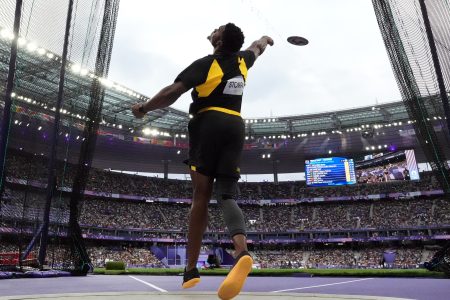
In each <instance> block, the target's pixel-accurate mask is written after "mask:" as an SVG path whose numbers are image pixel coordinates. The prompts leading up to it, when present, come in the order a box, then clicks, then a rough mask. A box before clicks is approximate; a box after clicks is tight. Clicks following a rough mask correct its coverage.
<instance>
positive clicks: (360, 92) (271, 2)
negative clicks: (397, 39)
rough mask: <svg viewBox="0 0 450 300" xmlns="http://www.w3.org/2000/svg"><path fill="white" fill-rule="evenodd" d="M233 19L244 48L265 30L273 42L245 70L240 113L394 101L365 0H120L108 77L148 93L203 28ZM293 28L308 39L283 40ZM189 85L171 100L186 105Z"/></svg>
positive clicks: (173, 70) (190, 52)
mask: <svg viewBox="0 0 450 300" xmlns="http://www.w3.org/2000/svg"><path fill="white" fill-rule="evenodd" d="M227 22H234V23H236V24H237V25H238V26H240V27H241V28H242V30H243V31H244V34H245V36H246V42H245V44H244V47H248V46H249V45H250V43H251V42H252V41H253V40H255V39H257V38H259V37H261V36H262V35H264V34H267V35H270V36H272V37H273V38H274V40H275V46H274V47H271V48H268V49H267V51H266V52H265V53H264V54H263V56H261V57H260V58H259V59H258V61H257V62H256V64H255V66H254V67H253V68H252V69H251V70H250V72H249V80H248V85H247V88H246V91H245V96H244V102H243V107H242V112H243V115H244V116H245V117H264V116H268V115H270V114H271V113H272V115H274V116H283V115H298V114H305V113H315V112H322V111H331V110H340V109H346V108H352V107H359V106H363V105H371V104H374V103H375V101H376V99H377V100H378V101H379V102H387V101H393V100H400V95H399V92H398V89H397V86H396V82H395V79H394V76H393V74H392V70H391V67H390V64H389V60H388V57H387V54H386V50H385V48H384V44H383V41H382V39H381V34H380V31H379V28H378V25H377V22H376V18H375V14H374V11H373V7H372V3H371V1H361V0H339V1H336V0H278V1H275V0H253V1H252V0H229V1H226V2H224V1H217V0H209V1H206V0H191V1H181V0H166V1H158V2H156V1H145V0H127V1H121V3H120V10H119V19H118V25H117V31H116V38H115V45H114V50H113V57H112V62H111V70H110V76H109V77H110V79H112V80H114V81H118V82H120V83H122V84H125V85H126V86H128V87H129V88H132V89H135V90H137V91H138V92H140V93H143V94H145V95H148V96H153V95H154V94H155V93H157V92H158V91H159V90H160V89H161V88H162V87H164V86H166V85H167V84H170V83H171V82H172V81H173V80H174V79H175V77H176V76H177V75H178V73H179V72H181V70H183V69H184V68H185V67H186V66H188V65H189V64H190V63H191V62H192V61H194V60H195V59H197V58H200V57H202V56H205V55H207V54H210V53H211V52H212V48H211V46H210V45H209V43H208V41H207V40H206V36H207V35H208V34H209V33H210V32H211V31H212V30H213V29H214V28H216V27H218V26H220V25H221V24H224V23H227ZM290 35H301V36H304V37H306V38H308V39H309V41H310V44H309V45H308V46H305V47H296V46H292V45H290V44H288V43H287V42H286V38H287V37H288V36H290ZM190 101H191V100H190V93H186V94H185V95H183V96H182V97H181V98H180V100H178V101H177V102H176V103H175V104H174V107H175V108H178V109H181V110H184V111H187V110H188V107H189V103H190Z"/></svg>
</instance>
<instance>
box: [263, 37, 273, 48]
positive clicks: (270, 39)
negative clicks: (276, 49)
mask: <svg viewBox="0 0 450 300" xmlns="http://www.w3.org/2000/svg"><path fill="white" fill-rule="evenodd" d="M264 38H265V39H266V40H267V44H268V45H270V46H273V39H272V38H271V37H270V36H267V35H265V36H264Z"/></svg>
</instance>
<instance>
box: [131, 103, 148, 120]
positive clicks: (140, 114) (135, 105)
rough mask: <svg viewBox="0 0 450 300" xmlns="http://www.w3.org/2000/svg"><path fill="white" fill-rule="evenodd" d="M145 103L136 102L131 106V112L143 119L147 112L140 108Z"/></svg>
mask: <svg viewBox="0 0 450 300" xmlns="http://www.w3.org/2000/svg"><path fill="white" fill-rule="evenodd" d="M143 105H144V104H143V103H136V104H134V105H133V106H132V107H131V112H132V113H133V115H134V116H135V117H136V118H138V119H142V118H143V117H144V116H145V113H143V112H141V111H139V108H141V107H142V106H143Z"/></svg>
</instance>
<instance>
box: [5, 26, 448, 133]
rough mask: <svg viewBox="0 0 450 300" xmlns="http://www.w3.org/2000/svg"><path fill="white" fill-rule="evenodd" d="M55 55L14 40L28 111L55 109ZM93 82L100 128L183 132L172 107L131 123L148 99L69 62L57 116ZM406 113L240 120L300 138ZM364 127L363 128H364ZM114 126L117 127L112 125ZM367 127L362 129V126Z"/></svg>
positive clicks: (359, 111)
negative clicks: (101, 91) (135, 108)
mask: <svg viewBox="0 0 450 300" xmlns="http://www.w3.org/2000/svg"><path fill="white" fill-rule="evenodd" d="M11 37H12V36H11V33H9V32H7V31H6V30H2V29H0V78H1V80H2V81H5V80H6V77H7V70H8V61H9V54H10V41H11ZM60 66H61V57H60V56H58V55H56V54H55V53H51V52H49V51H47V50H45V49H43V48H40V47H39V46H37V45H35V44H34V43H33V42H29V41H26V40H25V39H22V38H20V39H19V53H18V61H17V73H16V86H15V90H14V95H15V98H16V99H18V100H21V101H24V102H27V103H28V105H29V106H30V108H33V106H35V107H36V108H37V109H39V110H49V111H51V110H52V108H53V107H54V106H55V103H56V95H57V90H58V81H59V72H60ZM95 78H97V79H98V80H99V81H100V82H101V84H102V85H103V86H104V87H105V97H104V103H103V111H102V119H103V121H102V125H103V126H107V127H115V128H119V129H123V130H129V131H132V132H134V131H137V130H142V129H144V128H152V129H156V130H158V131H159V132H161V133H162V132H165V133H166V134H167V135H174V134H176V133H181V134H182V133H186V131H187V123H188V122H189V114H188V113H187V112H183V111H180V110H177V109H173V108H165V109H159V110H156V111H153V112H150V113H148V114H147V116H146V117H145V118H143V119H136V118H134V116H133V115H132V113H131V111H130V107H131V105H132V104H134V103H136V102H138V101H146V100H148V99H149V97H147V96H145V95H142V94H140V93H138V92H136V91H133V90H131V89H129V88H127V87H124V86H122V85H120V84H118V83H115V82H112V81H109V80H108V79H105V78H98V77H97V76H96V75H95V74H93V73H92V72H91V71H89V70H86V69H83V68H82V67H81V66H80V65H77V64H76V63H72V62H69V63H68V64H67V72H66V82H65V85H66V89H65V94H64V95H65V98H64V104H63V112H65V114H67V115H71V116H76V117H78V118H80V119H83V118H84V116H85V114H86V111H87V109H88V106H89V101H90V88H91V85H92V83H93V80H94V79H95ZM429 100H430V101H426V103H427V107H428V109H429V110H430V115H431V116H435V117H437V118H441V116H443V113H442V111H441V107H442V105H439V104H438V103H437V102H436V101H439V100H435V99H429ZM407 121H408V114H407V111H406V109H405V106H404V105H403V102H400V101H399V102H392V103H387V104H382V105H377V106H368V107H367V106H366V107H361V108H354V109H346V110H342V111H333V112H323V113H316V114H309V115H297V116H285V117H275V118H274V117H271V118H257V119H246V120H245V123H246V132H247V135H248V136H249V138H251V137H252V136H253V137H256V136H266V135H277V136H278V135H285V136H288V137H290V136H301V135H302V134H305V133H311V132H315V133H317V134H320V133H321V132H327V131H329V132H331V131H337V132H341V131H343V130H347V131H348V130H364V128H368V127H369V126H370V127H373V126H390V125H391V124H394V123H396V122H407ZM368 125H369V126H368ZM116 126H117V127H116ZM366 126H367V127H366Z"/></svg>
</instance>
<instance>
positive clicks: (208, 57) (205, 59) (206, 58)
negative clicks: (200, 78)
mask: <svg viewBox="0 0 450 300" xmlns="http://www.w3.org/2000/svg"><path fill="white" fill-rule="evenodd" d="M213 60H214V55H206V56H203V57H201V58H199V59H197V60H195V61H194V62H193V63H192V64H205V63H211V62H212V61H213Z"/></svg>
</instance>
